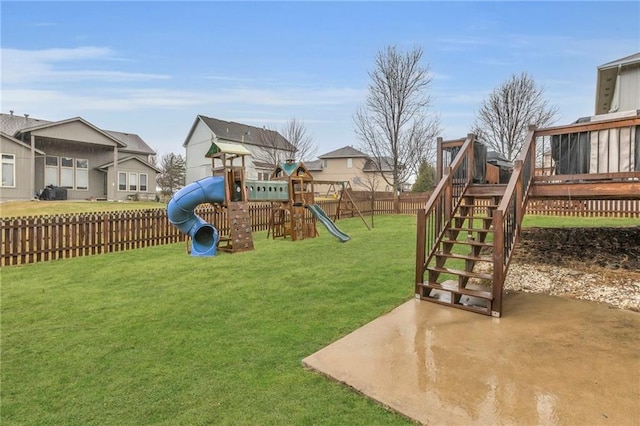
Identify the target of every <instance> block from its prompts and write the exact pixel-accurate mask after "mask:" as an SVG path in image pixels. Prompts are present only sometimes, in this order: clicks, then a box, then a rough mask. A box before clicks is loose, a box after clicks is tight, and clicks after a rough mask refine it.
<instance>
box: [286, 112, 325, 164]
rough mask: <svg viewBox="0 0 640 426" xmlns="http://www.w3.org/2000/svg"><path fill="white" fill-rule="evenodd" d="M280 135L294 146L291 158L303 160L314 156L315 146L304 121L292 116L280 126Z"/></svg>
mask: <svg viewBox="0 0 640 426" xmlns="http://www.w3.org/2000/svg"><path fill="white" fill-rule="evenodd" d="M282 136H284V138H285V139H286V140H288V141H289V143H290V144H291V145H293V146H294V147H295V148H296V150H295V157H292V158H295V159H296V160H299V161H304V160H310V159H312V158H313V157H315V155H316V151H317V147H316V146H315V145H314V144H313V136H312V135H310V134H309V133H307V128H306V127H305V125H304V121H300V120H298V119H296V118H295V117H293V118H292V119H291V120H289V121H288V122H287V123H286V124H285V125H284V126H283V127H282Z"/></svg>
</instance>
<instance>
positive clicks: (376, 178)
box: [308, 146, 392, 193]
mask: <svg viewBox="0 0 640 426" xmlns="http://www.w3.org/2000/svg"><path fill="white" fill-rule="evenodd" d="M318 158H319V160H320V165H319V166H320V167H319V169H320V170H317V169H318V167H317V165H316V164H315V162H311V163H308V164H310V166H309V170H311V171H312V173H313V177H314V179H316V180H324V181H340V182H349V183H350V184H351V187H352V188H353V189H354V190H355V191H371V190H372V189H374V190H375V191H384V192H390V191H392V187H391V186H390V185H389V184H388V183H387V182H386V181H385V180H384V178H383V177H382V175H381V173H380V171H378V170H377V168H376V167H375V163H374V161H373V160H372V159H371V158H370V157H369V156H368V155H367V154H365V153H364V152H362V151H359V150H357V149H356V148H353V147H352V146H344V147H342V148H339V149H336V150H335V151H331V152H328V153H326V154H322V155H320V156H318ZM383 160H385V161H383V170H382V171H383V172H384V173H386V174H387V176H388V177H389V176H390V173H391V170H392V168H391V163H390V161H389V160H386V159H383ZM389 180H391V179H390V177H389ZM323 189H324V187H321V186H318V192H319V193H322V191H323Z"/></svg>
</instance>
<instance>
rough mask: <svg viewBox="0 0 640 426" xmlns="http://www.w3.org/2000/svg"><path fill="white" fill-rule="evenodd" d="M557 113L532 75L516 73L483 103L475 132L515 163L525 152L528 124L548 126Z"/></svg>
mask: <svg viewBox="0 0 640 426" xmlns="http://www.w3.org/2000/svg"><path fill="white" fill-rule="evenodd" d="M557 113H558V109H557V107H555V106H551V105H549V102H548V101H547V100H546V99H545V98H544V90H543V89H542V87H538V86H537V85H536V82H535V81H534V80H533V78H532V77H531V76H529V75H528V74H527V73H525V72H523V73H521V74H520V75H515V74H514V75H512V76H511V78H510V79H508V80H506V81H505V82H504V83H502V85H500V87H498V88H496V89H494V90H493V92H492V93H491V94H490V95H489V98H488V99H485V100H484V101H483V102H482V105H481V106H480V110H479V111H478V113H477V116H476V122H475V124H474V126H473V127H474V128H473V133H475V134H476V135H478V137H479V138H480V139H481V140H483V141H484V142H486V143H487V144H488V146H489V147H491V148H492V149H493V150H495V151H496V152H498V153H500V154H502V156H503V157H505V158H506V159H507V160H509V161H513V160H515V159H516V157H517V156H518V154H519V153H520V151H521V150H522V145H523V144H524V141H525V138H526V135H527V128H528V127H529V125H530V124H535V125H536V126H538V127H544V126H548V125H550V124H552V123H553V122H554V121H555V120H556V114H557Z"/></svg>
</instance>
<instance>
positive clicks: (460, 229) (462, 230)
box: [449, 226, 493, 232]
mask: <svg viewBox="0 0 640 426" xmlns="http://www.w3.org/2000/svg"><path fill="white" fill-rule="evenodd" d="M449 230H451V231H461V232H493V228H489V229H484V228H456V227H455V226H452V227H450V228H449Z"/></svg>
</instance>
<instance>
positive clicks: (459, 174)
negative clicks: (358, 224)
mask: <svg viewBox="0 0 640 426" xmlns="http://www.w3.org/2000/svg"><path fill="white" fill-rule="evenodd" d="M474 140H475V136H474V135H473V134H472V133H469V134H468V135H467V138H466V139H465V142H464V144H463V145H462V147H461V148H460V151H459V152H458V154H457V155H456V157H455V158H454V160H453V162H452V163H451V166H449V167H445V168H444V170H443V175H442V179H440V181H439V182H438V184H437V185H436V187H435V188H434V190H433V192H432V193H431V196H430V197H429V200H428V201H427V203H426V204H425V207H424V209H419V210H418V219H417V227H418V232H417V239H416V276H415V280H416V281H415V284H416V287H415V294H416V297H419V294H420V289H419V285H420V284H421V283H422V281H423V276H424V271H425V267H426V265H427V264H428V263H429V261H431V259H432V258H433V256H434V255H435V252H436V251H437V248H438V245H439V243H440V241H441V240H442V238H443V236H444V232H445V230H446V228H447V226H448V225H449V223H450V222H451V217H452V215H453V214H454V212H455V211H456V209H457V208H458V206H459V205H460V202H461V201H462V196H463V195H464V193H465V191H466V190H467V188H468V187H469V185H470V184H471V182H472V181H473V143H474ZM438 155H440V153H438Z"/></svg>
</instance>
